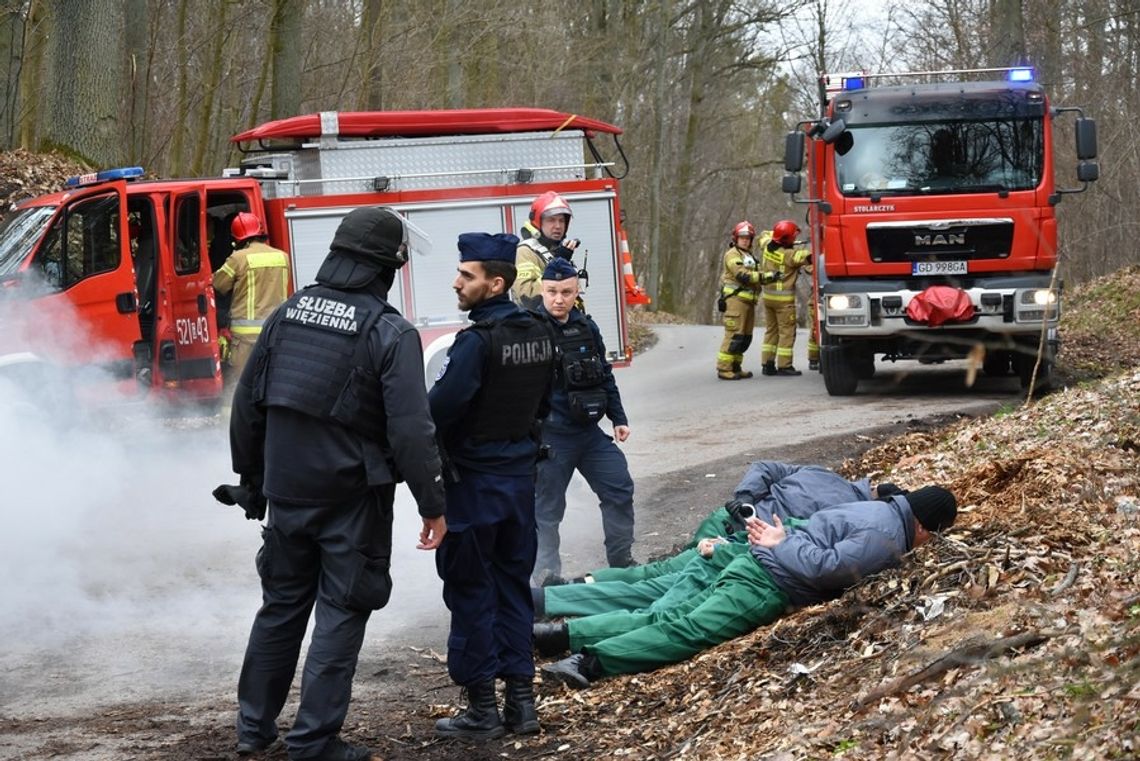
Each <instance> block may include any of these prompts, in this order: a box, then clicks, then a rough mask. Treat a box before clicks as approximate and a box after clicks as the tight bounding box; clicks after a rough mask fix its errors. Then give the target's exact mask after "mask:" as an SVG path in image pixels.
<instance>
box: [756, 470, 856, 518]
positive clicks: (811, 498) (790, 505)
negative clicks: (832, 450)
mask: <svg viewBox="0 0 1140 761" xmlns="http://www.w3.org/2000/svg"><path fill="white" fill-rule="evenodd" d="M735 496H736V498H737V499H742V500H744V501H745V502H751V503H752V504H753V505H755V506H756V514H757V515H758V516H759V517H761V518H763V519H764V520H766V521H771V520H772V514H773V513H775V514H776V515H779V516H780V518H781V519H782V520H787V519H788V518H809V517H811V515H812V514H813V513H815V512H816V511H817V510H821V509H823V508H825V507H831V506H832V505H842V504H844V503H846V502H863V501H866V500H869V499H871V482H870V480H868V479H866V478H862V479H860V480H858V481H848V480H847V479H846V478H844V477H843V476H840V475H839V474H837V473H833V472H831V471H830V470H827V469H826V468H821V467H819V466H817V465H789V464H787V463H783V462H773V461H771V460H759V461H757V462H754V463H752V464H751V465H749V466H748V472H747V473H745V474H744V478H743V479H741V481H740V483H739V484H738V485H737V487H736V491H735Z"/></svg>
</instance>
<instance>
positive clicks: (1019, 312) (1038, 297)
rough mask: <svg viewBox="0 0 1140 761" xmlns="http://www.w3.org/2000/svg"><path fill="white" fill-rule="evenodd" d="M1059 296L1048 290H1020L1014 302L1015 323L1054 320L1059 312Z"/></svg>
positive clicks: (1057, 293)
mask: <svg viewBox="0 0 1140 761" xmlns="http://www.w3.org/2000/svg"><path fill="white" fill-rule="evenodd" d="M1060 302H1061V294H1060V293H1059V292H1057V291H1055V290H1050V289H1049V288H1022V289H1020V290H1019V291H1018V292H1017V297H1016V299H1015V301H1014V305H1015V306H1014V315H1013V318H1014V320H1016V321H1017V322H1041V321H1042V320H1055V319H1057V315H1058V314H1060V311H1061V304H1060Z"/></svg>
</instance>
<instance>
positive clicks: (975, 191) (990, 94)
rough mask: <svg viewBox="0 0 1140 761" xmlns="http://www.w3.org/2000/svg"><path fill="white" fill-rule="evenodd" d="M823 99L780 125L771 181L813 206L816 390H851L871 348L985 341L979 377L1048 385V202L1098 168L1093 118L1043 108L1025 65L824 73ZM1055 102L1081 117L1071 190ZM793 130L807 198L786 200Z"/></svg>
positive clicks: (1057, 286)
mask: <svg viewBox="0 0 1140 761" xmlns="http://www.w3.org/2000/svg"><path fill="white" fill-rule="evenodd" d="M978 77H981V79H982V81H972V80H975V79H977V78H978ZM893 81H898V82H900V84H887V83H888V82H893ZM820 106H821V112H820V116H819V117H818V118H816V119H811V120H808V121H805V122H801V123H800V124H799V125H797V129H796V130H795V131H793V132H791V133H789V134H788V137H787V141H786V146H785V148H786V150H785V160H784V163H785V169H786V170H787V171H788V174H787V175H785V177H784V182H783V190H784V192H787V193H789V194H791V195H792V197H793V200H796V202H797V203H804V204H808V205H809V211H808V215H807V216H808V225H807V227H808V231H809V233H810V237H811V244H812V252H813V261H814V263H815V265H816V266H815V268H814V269H815V285H814V289H815V296H816V298H817V300H818V303H819V305H820V309H819V328H820V339H821V341H820V343H821V347H820V348H821V355H820V361H821V368H820V369H821V372H822V373H823V379H824V384H825V385H826V387H827V391H828V393H829V394H832V395H839V396H842V395H849V394H852V393H854V392H855V390H856V387H857V385H858V383H859V381H860V380H861V379H867V378H870V377H872V375H873V374H874V371H875V364H874V363H875V356H876V355H882V356H883V358H884V359H887V360H891V361H895V360H899V359H918V360H919V361H921V362H941V361H943V360H946V359H954V358H962V357H966V356H973V357H978V356H980V355H981V354H982V352H984V360H983V367H984V370H985V372H986V373H987V374H995V375H1004V374H1007V373H1009V372H1010V371H1013V372H1016V373H1017V375H1018V376H1020V379H1021V383H1022V386H1023V387H1027V386H1029V385H1030V384H1031V382H1032V379H1033V378H1034V377H1035V378H1036V386H1037V387H1044V386H1046V385H1047V384H1048V376H1049V374H1050V370H1051V367H1052V364H1053V359H1054V355H1055V352H1056V349H1057V346H1058V341H1059V338H1058V333H1057V323H1058V319H1059V317H1060V308H1061V304H1060V294H1061V283H1060V281H1059V280H1057V278H1056V276H1055V267H1056V263H1057V224H1056V215H1055V206H1056V205H1057V203H1058V202H1059V201H1060V200H1061V197H1062V195H1063V194H1065V193H1074V192H1080V191H1083V190H1084V189H1085V188H1086V187H1087V186H1088V183H1089V182H1091V181H1093V180H1096V179H1097V176H1098V171H1099V170H1098V167H1097V164H1096V163H1095V162H1094V161H1093V159H1095V158H1096V152H1097V148H1096V124H1095V122H1094V121H1093V120H1092V119H1087V118H1085V117H1084V114H1083V112H1081V110H1080V109H1077V108H1056V107H1051V106H1050V104H1049V101H1048V98H1047V97H1046V94H1045V90H1044V88H1043V87H1042V86H1041V85H1040V84H1038V83H1037V82H1035V81H1034V80H1033V72H1032V69H1028V68H1012V69H979V70H967V71H939V72H919V73H906V74H845V75H833V76H824V77H822V78H821V80H820ZM1065 112H1075V113H1076V114H1077V115H1078V117H1077V119H1076V156H1077V159H1078V161H1079V163H1078V166H1077V179H1078V180H1079V181H1080V183H1081V186H1080V187H1078V188H1072V189H1069V188H1058V187H1056V186H1055V182H1056V180H1055V168H1054V159H1053V151H1054V143H1053V121H1054V119H1055V118H1056V117H1057V116H1058V115H1060V114H1062V113H1065ZM805 143H807V145H806V147H807V163H806V168H807V181H808V193H809V198H805V199H797V198H796V197H795V195H796V194H797V193H799V192H800V180H801V178H800V175H799V172H800V171H801V170H802V169H803V168H804V165H805V163H804V154H805ZM1035 372H1036V375H1035Z"/></svg>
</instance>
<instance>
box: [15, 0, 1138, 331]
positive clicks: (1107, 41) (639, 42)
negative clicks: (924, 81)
mask: <svg viewBox="0 0 1140 761" xmlns="http://www.w3.org/2000/svg"><path fill="white" fill-rule="evenodd" d="M887 5H888V4H887V3H877V2H875V1H874V0H808V1H807V2H804V1H803V0H799V1H798V2H791V1H787V0H582V1H581V2H577V3H551V2H538V1H536V0H478V1H474V0H416V1H415V2H413V1H411V0H6V1H3V2H0V148H7V149H11V148H25V149H28V150H33V151H50V150H54V151H59V152H62V153H64V154H66V155H68V156H69V157H71V158H78V159H81V160H83V161H85V162H87V163H89V164H91V165H92V166H95V167H108V166H120V165H131V164H139V165H142V166H144V167H145V168H146V169H147V170H148V172H150V173H152V174H156V175H159V176H211V175H218V174H220V172H221V170H222V168H223V167H226V166H234V165H236V164H237V162H238V161H239V160H240V155H239V154H238V152H237V150H236V148H235V146H233V145H232V144H231V143H230V142H229V138H230V136H231V135H234V134H236V133H237V132H239V131H241V130H243V129H245V128H247V127H250V126H252V125H254V124H258V123H261V122H263V121H267V120H270V119H276V118H283V117H287V116H293V115H297V114H302V113H313V112H317V111H323V110H340V111H350V110H381V109H385V110H387V109H432V108H478V107H500V106H537V107H544V108H553V109H557V110H561V111H566V112H571V113H579V114H582V115H585V116H590V117H593V118H598V119H602V120H605V121H609V122H612V123H614V124H617V125H619V126H621V127H622V128H623V129H624V130H625V134H624V135H623V136H622V144H623V146H624V149H625V152H626V154H627V155H628V158H629V162H630V164H631V169H630V171H629V174H628V176H627V177H626V178H625V179H624V181H623V187H622V203H623V208H624V209H625V212H626V215H627V222H626V229H627V231H628V232H629V234H630V238H631V245H632V249H633V256H634V266H635V269H636V270H637V272H638V275H639V278H640V279H641V280H642V281H643V282H644V284H645V285H646V286H647V288H648V289H649V291H650V293H651V295H652V296H653V297H654V308H660V309H663V310H666V311H670V312H676V313H678V314H681V315H684V316H686V317H688V318H691V319H695V320H699V321H711V320H712V318H713V316H714V313H713V311H712V303H713V300H714V299H713V293H714V291H715V283H716V282H717V280H718V278H719V276H720V266H721V265H720V258H721V254H722V253H723V252H724V249H725V248H726V246H727V245H728V231H729V230H730V229H731V227H732V225H733V224H734V223H735V222H737V221H739V220H741V219H745V218H747V219H750V220H751V221H753V222H754V223H756V224H757V225H758V226H759V227H760V228H761V229H764V228H766V227H769V226H770V225H771V224H772V222H774V221H775V220H777V219H780V218H784V217H791V218H794V219H797V220H802V219H803V216H804V213H805V207H803V206H797V205H795V204H793V203H791V202H790V200H789V199H788V197H787V196H785V195H783V194H782V193H781V192H780V177H781V175H782V174H783V166H782V164H783V136H784V134H785V132H787V131H788V130H789V129H791V128H792V127H794V125H795V124H796V122H798V121H800V120H801V119H805V118H810V117H812V116H815V115H817V114H818V94H817V93H818V90H817V78H818V76H819V73H820V72H826V71H832V72H834V71H852V70H868V71H907V70H910V71H920V70H940V69H952V68H954V69H957V68H984V67H993V66H1009V65H1013V64H1021V63H1028V64H1031V65H1033V66H1035V67H1036V69H1037V72H1038V79H1039V80H1040V81H1041V82H1042V83H1043V84H1044V85H1045V86H1046V88H1047V91H1048V92H1049V94H1050V96H1051V97H1052V99H1053V104H1054V105H1061V106H1074V105H1075V106H1080V107H1082V108H1083V109H1085V113H1086V114H1087V115H1089V116H1093V117H1095V118H1096V119H1097V120H1098V125H1099V132H1100V152H1101V158H1100V162H1101V179H1100V181H1099V182H1097V183H1095V184H1094V185H1092V187H1091V190H1090V192H1088V193H1086V194H1084V195H1080V196H1069V197H1066V200H1065V202H1064V203H1063V204H1061V205H1060V207H1059V208H1058V216H1059V218H1060V222H1059V227H1060V231H1061V232H1060V239H1061V240H1060V246H1061V258H1060V262H1061V265H1060V267H1061V274H1062V275H1063V276H1064V277H1066V278H1067V279H1068V281H1069V282H1070V283H1078V282H1081V281H1084V280H1087V279H1089V278H1091V277H1094V276H1096V275H1100V274H1104V273H1107V272H1111V271H1114V270H1116V269H1118V268H1120V267H1121V266H1124V265H1125V264H1128V263H1131V262H1134V261H1136V258H1137V257H1136V251H1135V248H1134V244H1133V241H1134V240H1135V239H1136V237H1137V233H1138V228H1140V222H1138V221H1137V220H1136V219H1135V217H1136V215H1135V214H1134V213H1128V212H1127V210H1128V209H1129V208H1133V209H1135V206H1136V197H1137V187H1140V154H1138V151H1137V146H1136V141H1135V139H1134V136H1133V137H1130V136H1129V132H1128V129H1129V128H1128V125H1129V124H1131V123H1133V122H1134V121H1135V120H1134V119H1133V118H1132V117H1133V115H1134V111H1136V110H1137V109H1138V108H1140V98H1138V97H1137V95H1138V90H1140V80H1138V76H1137V72H1138V71H1140V3H1137V0H1081V1H1080V2H1077V1H1076V0H926V1H925V2H911V3H905V4H896V3H891V4H890V7H889V8H888V7H887ZM1071 135H1072V126H1071V121H1066V120H1064V119H1062V120H1060V123H1059V127H1058V130H1057V140H1056V151H1057V157H1056V158H1057V161H1058V164H1057V166H1058V182H1059V184H1060V185H1065V186H1074V185H1076V177H1075V166H1076V160H1075V158H1074V156H1073V152H1074V148H1073V139H1072V137H1071Z"/></svg>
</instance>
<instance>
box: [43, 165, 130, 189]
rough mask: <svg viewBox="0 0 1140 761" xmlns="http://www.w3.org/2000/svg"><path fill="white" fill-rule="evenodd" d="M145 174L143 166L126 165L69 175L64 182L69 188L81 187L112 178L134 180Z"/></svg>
mask: <svg viewBox="0 0 1140 761" xmlns="http://www.w3.org/2000/svg"><path fill="white" fill-rule="evenodd" d="M143 174H144V172H143V168H142V167H141V166H125V167H120V168H118V169H104V170H103V171H102V172H88V173H87V174H80V175H76V176H75V177H68V178H67V179H66V180H65V181H64V183H63V184H64V186H65V187H68V188H81V187H84V186H85V185H97V184H99V183H100V182H111V181H112V180H133V179H135V178H137V177H142V176H143Z"/></svg>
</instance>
